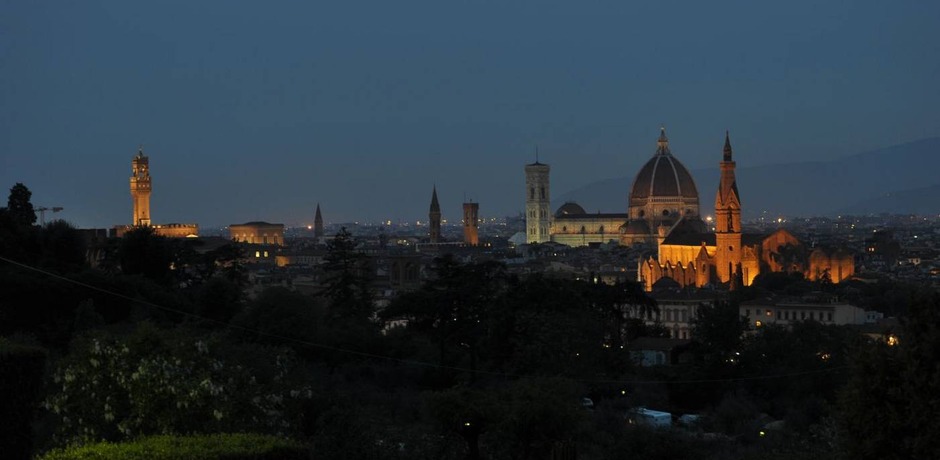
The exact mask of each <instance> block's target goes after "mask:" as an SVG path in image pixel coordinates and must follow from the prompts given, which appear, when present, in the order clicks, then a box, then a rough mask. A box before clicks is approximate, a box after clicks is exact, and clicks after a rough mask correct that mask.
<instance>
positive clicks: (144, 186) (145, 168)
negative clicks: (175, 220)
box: [114, 148, 199, 238]
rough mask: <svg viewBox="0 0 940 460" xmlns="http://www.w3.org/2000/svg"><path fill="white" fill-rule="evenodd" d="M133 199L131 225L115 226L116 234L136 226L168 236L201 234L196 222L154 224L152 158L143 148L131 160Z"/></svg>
mask: <svg viewBox="0 0 940 460" xmlns="http://www.w3.org/2000/svg"><path fill="white" fill-rule="evenodd" d="M130 185H131V200H132V201H133V206H134V217H133V221H132V222H133V223H132V224H131V225H118V226H115V227H114V231H115V235H116V236H118V237H122V236H124V234H125V233H127V232H128V231H129V230H132V229H133V228H134V227H150V228H152V229H153V231H154V233H155V234H157V235H160V236H165V237H168V238H194V237H197V236H199V226H198V225H196V224H160V225H154V224H153V220H152V218H151V215H150V194H151V192H152V191H153V182H152V179H151V177H150V158H149V157H147V156H146V155H144V150H143V148H141V149H139V150H138V151H137V155H136V156H135V157H134V159H133V160H131V180H130Z"/></svg>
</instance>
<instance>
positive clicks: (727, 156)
mask: <svg viewBox="0 0 940 460" xmlns="http://www.w3.org/2000/svg"><path fill="white" fill-rule="evenodd" d="M724 161H731V136H730V134H728V131H725V150H724Z"/></svg>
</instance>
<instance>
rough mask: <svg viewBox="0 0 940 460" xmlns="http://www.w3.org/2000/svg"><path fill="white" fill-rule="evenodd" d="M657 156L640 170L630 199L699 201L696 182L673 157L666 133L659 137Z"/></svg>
mask: <svg viewBox="0 0 940 460" xmlns="http://www.w3.org/2000/svg"><path fill="white" fill-rule="evenodd" d="M658 144H659V147H658V148H657V149H656V155H653V158H650V160H649V161H647V162H646V164H645V165H643V167H642V168H640V172H639V173H638V174H637V175H636V179H634V181H633V188H632V189H631V190H630V199H631V200H634V199H644V200H645V199H648V198H666V197H682V198H694V199H695V200H696V201H697V200H698V189H696V188H695V181H693V180H692V175H691V174H689V170H688V169H685V166H683V165H682V163H680V162H679V160H678V159H676V157H674V156H672V153H671V152H670V151H669V141H668V140H667V139H666V131H665V130H663V132H662V134H661V135H660V137H659V142H658Z"/></svg>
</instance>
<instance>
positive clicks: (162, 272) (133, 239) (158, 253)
mask: <svg viewBox="0 0 940 460" xmlns="http://www.w3.org/2000/svg"><path fill="white" fill-rule="evenodd" d="M173 259H174V255H173V251H172V248H171V247H170V243H169V242H168V241H167V238H165V237H162V236H159V235H157V234H156V233H155V232H154V230H153V229H152V228H150V227H137V228H134V229H133V230H130V231H128V232H127V233H125V234H124V237H123V238H122V239H121V244H120V247H119V248H118V260H119V261H120V264H121V271H122V272H123V273H124V274H125V275H143V276H146V277H147V278H150V279H152V280H154V281H157V282H159V283H166V282H168V281H169V280H170V278H171V265H172V263H173Z"/></svg>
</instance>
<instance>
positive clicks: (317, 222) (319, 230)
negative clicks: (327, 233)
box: [313, 202, 323, 238]
mask: <svg viewBox="0 0 940 460" xmlns="http://www.w3.org/2000/svg"><path fill="white" fill-rule="evenodd" d="M313 236H314V237H315V238H323V215H322V214H320V203H319V202H317V213H316V215H314V216H313Z"/></svg>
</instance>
